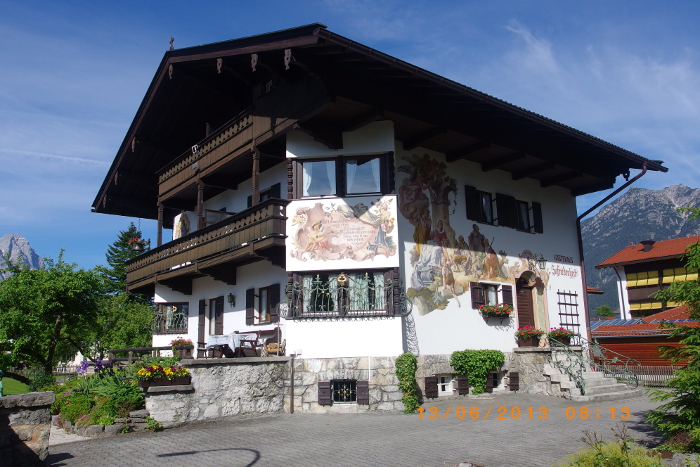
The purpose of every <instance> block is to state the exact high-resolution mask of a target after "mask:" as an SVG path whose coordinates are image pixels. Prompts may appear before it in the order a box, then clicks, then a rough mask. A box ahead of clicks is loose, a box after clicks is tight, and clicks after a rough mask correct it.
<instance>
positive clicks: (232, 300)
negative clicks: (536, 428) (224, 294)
mask: <svg viewBox="0 0 700 467" xmlns="http://www.w3.org/2000/svg"><path fill="white" fill-rule="evenodd" d="M228 304H229V305H231V308H233V307H234V306H236V296H235V295H233V294H232V293H230V294H228Z"/></svg>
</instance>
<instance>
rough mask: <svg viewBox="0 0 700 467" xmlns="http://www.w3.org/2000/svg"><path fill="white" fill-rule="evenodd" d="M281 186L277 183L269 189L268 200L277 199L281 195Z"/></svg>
mask: <svg viewBox="0 0 700 467" xmlns="http://www.w3.org/2000/svg"><path fill="white" fill-rule="evenodd" d="M281 191H282V185H280V184H279V183H275V184H274V185H272V186H271V187H270V198H279V197H280V196H281V195H282V193H281Z"/></svg>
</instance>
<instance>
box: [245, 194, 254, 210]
mask: <svg viewBox="0 0 700 467" xmlns="http://www.w3.org/2000/svg"><path fill="white" fill-rule="evenodd" d="M246 205H247V206H246V207H247V208H252V207H253V195H248V198H247V199H246Z"/></svg>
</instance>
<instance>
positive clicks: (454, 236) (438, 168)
mask: <svg viewBox="0 0 700 467" xmlns="http://www.w3.org/2000/svg"><path fill="white" fill-rule="evenodd" d="M402 159H403V160H404V161H406V164H404V165H400V166H399V167H398V170H399V171H400V172H404V173H406V174H407V176H406V177H405V178H404V179H403V182H402V184H401V186H400V187H399V188H398V194H399V211H400V212H401V214H402V215H403V216H404V217H405V218H406V219H407V220H408V221H409V222H410V223H411V225H412V226H413V228H414V231H413V240H414V243H415V245H414V247H413V248H412V249H411V250H410V251H409V255H410V263H411V274H410V277H409V278H408V282H409V283H408V291H407V295H408V296H409V297H411V298H412V299H413V303H414V304H415V305H416V307H417V309H418V311H419V313H420V314H421V315H425V314H427V313H430V312H432V311H434V310H439V309H445V308H446V307H447V305H448V304H449V302H450V301H451V300H454V301H455V303H456V304H457V306H458V307H461V306H462V302H461V301H460V299H459V297H460V296H461V295H463V294H464V293H466V292H468V291H469V283H470V282H480V281H489V282H502V283H510V284H513V283H515V280H516V279H517V278H519V277H520V276H521V275H522V273H523V272H525V271H532V272H535V273H536V276H538V277H540V278H541V279H542V280H543V281H544V282H545V283H546V280H547V278H548V274H547V272H546V271H540V270H539V269H538V267H537V262H536V261H535V255H534V254H533V253H532V252H530V251H529V250H524V251H523V252H522V253H520V254H519V255H518V257H517V260H516V261H514V262H513V264H510V259H509V258H508V254H507V253H506V250H505V249H504V247H503V246H499V244H498V239H497V238H496V237H495V236H489V235H488V233H489V232H488V230H490V231H493V232H496V231H497V230H498V229H496V228H494V227H491V226H488V225H483V224H482V225H478V224H472V229H471V231H470V232H456V231H455V229H454V228H453V227H452V225H451V224H450V216H452V215H454V214H455V211H456V207H457V199H456V194H457V181H456V180H455V179H454V178H452V177H450V176H449V175H448V173H447V165H446V164H445V163H444V162H439V161H437V160H435V159H434V158H432V157H430V156H428V155H427V154H425V155H423V156H422V157H421V156H418V155H415V154H413V155H411V156H406V157H403V158H402Z"/></svg>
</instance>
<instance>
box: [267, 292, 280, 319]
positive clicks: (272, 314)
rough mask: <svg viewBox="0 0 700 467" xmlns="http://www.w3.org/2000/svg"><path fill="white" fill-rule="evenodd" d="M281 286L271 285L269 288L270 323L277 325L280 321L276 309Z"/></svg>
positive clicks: (277, 309)
mask: <svg viewBox="0 0 700 467" xmlns="http://www.w3.org/2000/svg"><path fill="white" fill-rule="evenodd" d="M281 289H282V284H272V286H270V289H269V290H270V297H269V298H270V322H271V323H277V322H279V320H280V312H279V308H278V307H277V306H278V305H279V303H280V293H281Z"/></svg>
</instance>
